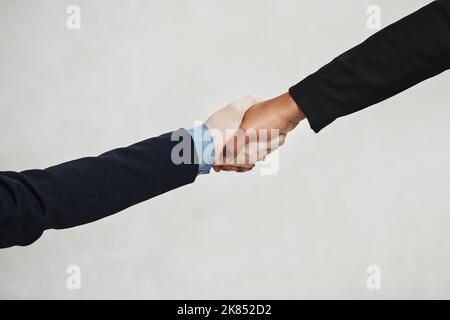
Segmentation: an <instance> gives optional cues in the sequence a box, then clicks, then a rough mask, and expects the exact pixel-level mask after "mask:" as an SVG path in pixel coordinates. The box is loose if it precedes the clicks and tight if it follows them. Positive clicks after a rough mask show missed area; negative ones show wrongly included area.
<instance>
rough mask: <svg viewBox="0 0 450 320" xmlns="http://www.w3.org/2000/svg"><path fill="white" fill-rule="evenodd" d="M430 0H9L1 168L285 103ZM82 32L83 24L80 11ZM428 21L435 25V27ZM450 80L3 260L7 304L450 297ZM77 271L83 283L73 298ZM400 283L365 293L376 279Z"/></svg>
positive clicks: (1, 4) (1, 41) (305, 132)
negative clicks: (341, 57) (372, 276)
mask: <svg viewBox="0 0 450 320" xmlns="http://www.w3.org/2000/svg"><path fill="white" fill-rule="evenodd" d="M429 2H430V1H429V0H428V1H427V0H401V1H400V0H397V1H388V0H376V1H361V0H345V1H330V0H328V1H326V0H316V1H306V0H305V1H303V0H302V1H300V0H267V1H261V0H246V1H242V0H239V1H237V0H232V1H230V0H227V1H224V0H222V1H219V0H188V1H178V0H151V1H144V0H141V1H138V0H132V1H119V0H114V1H111V0H108V1H106V0H95V1H92V0H91V1H88V0H72V1H66V0H65V1H51V0H35V1H24V0H19V1H18V0H15V1H12V0H9V1H7V0H0V134H1V139H0V168H1V169H2V170H24V169H29V168H36V167H37V168H45V167H47V166H50V165H53V164H57V163H59V162H63V161H66V160H70V159H74V158H77V157H82V156H86V155H96V154H99V153H101V152H103V151H106V150H108V149H111V148H114V147H118V146H124V145H128V144H131V143H133V142H136V141H140V140H143V139H145V138H147V137H150V136H153V135H157V134H159V133H162V132H166V131H170V130H172V129H177V128H179V127H189V126H191V125H192V123H193V121H194V120H201V119H204V118H206V117H207V116H208V115H209V114H210V113H212V112H213V111H214V110H215V109H217V108H218V107H221V106H224V105H225V104H226V103H228V102H229V101H231V100H233V99H235V98H238V97H240V96H242V95H243V94H246V93H251V94H253V95H256V96H258V97H263V98H269V97H272V96H275V95H277V94H280V93H283V92H285V91H286V90H287V89H288V87H289V86H290V85H292V84H295V83H296V82H298V81H299V80H301V79H302V78H303V77H305V76H307V75H308V74H309V73H311V72H313V71H315V70H316V69H317V68H319V67H320V66H322V65H323V64H325V63H326V62H328V61H330V60H331V59H332V58H334V57H335V56H336V55H338V54H339V53H341V52H343V51H344V50H346V49H348V48H350V47H352V46H353V45H356V44H358V43H359V42H361V41H362V40H364V39H365V38H366V37H368V36H369V35H370V34H372V32H373V31H371V30H368V29H367V27H366V19H367V15H366V8H367V6H369V5H370V4H378V5H380V6H381V8H382V19H383V20H382V22H383V25H384V26H385V25H387V24H389V23H391V22H394V21H396V20H397V19H399V18H401V17H402V16H404V15H406V14H408V13H411V12H413V11H415V10H416V9H418V8H420V7H421V6H423V5H425V4H427V3H429ZM70 4H76V5H79V6H80V8H81V14H82V16H81V18H82V21H81V23H82V28H81V30H79V31H69V30H68V29H67V28H66V19H67V14H66V8H67V6H68V5H70ZM424 27H426V26H424ZM449 84H450V77H449V74H448V73H447V74H443V75H440V76H438V77H436V78H434V79H432V80H430V81H427V82H425V83H422V84H420V85H418V86H417V87H415V88H414V89H413V90H409V91H407V92H405V93H403V94H401V95H399V96H397V97H395V98H393V99H390V100H388V101H385V102H383V103H381V104H379V105H377V106H376V107H373V108H370V109H367V110H365V111H363V112H360V113H358V114H354V115H351V116H349V117H346V118H345V119H341V120H338V121H337V122H335V123H334V124H333V125H331V126H329V127H328V128H326V129H325V130H324V131H323V132H321V133H320V134H318V135H316V134H314V133H313V132H312V131H311V130H310V129H309V127H308V125H307V123H303V125H301V126H300V127H299V128H298V129H297V130H296V131H294V132H293V133H292V134H291V135H290V136H289V137H288V140H287V143H286V145H285V146H284V148H283V149H282V151H281V164H280V171H279V173H278V174H277V175H274V176H261V175H260V174H259V172H258V171H255V172H252V173H250V174H246V175H238V174H212V175H210V176H203V177H200V178H199V179H198V180H197V181H196V182H195V183H194V184H192V185H189V186H186V187H183V188H181V189H178V190H175V191H173V192H170V193H168V194H165V195H162V196H160V197H158V198H155V199H152V200H150V201H148V202H146V203H142V204H140V205H137V206H135V207H133V208H131V209H128V210H126V211H124V212H123V213H121V214H117V215H115V216H112V217H110V218H108V219H104V220H102V221H99V222H97V223H93V224H90V225H86V226H82V227H78V228H74V229H70V230H64V231H47V232H46V233H45V234H44V235H43V237H42V238H41V239H40V240H39V241H38V242H36V243H35V244H33V245H32V246H29V247H26V248H11V249H6V250H1V251H0V298H65V299H80V298H151V299H155V298H156V299H158V298H269V299H270V298H275V299H279V298H289V299H290V298H295V299H301V298H363V299H366V298H450V250H449V249H450V247H449V246H450V245H449V243H450V232H448V230H449V229H450V197H449V187H450V167H449V166H448V163H450V142H449V136H450V128H449V126H448V123H449V120H450V108H449V102H448V101H449V91H448V89H449ZM73 264H75V265H79V266H80V268H81V272H82V288H81V290H75V291H71V290H68V289H67V287H66V279H67V276H68V275H67V274H66V268H67V266H69V265H73ZM373 264H375V265H378V266H380V268H381V270H382V289H381V290H375V291H371V290H368V289H367V287H366V278H367V274H366V268H367V266H369V265H373Z"/></svg>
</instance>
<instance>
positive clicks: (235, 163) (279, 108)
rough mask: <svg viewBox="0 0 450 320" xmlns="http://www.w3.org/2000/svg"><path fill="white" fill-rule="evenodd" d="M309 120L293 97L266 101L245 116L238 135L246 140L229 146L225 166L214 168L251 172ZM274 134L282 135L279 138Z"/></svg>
mask: <svg viewBox="0 0 450 320" xmlns="http://www.w3.org/2000/svg"><path fill="white" fill-rule="evenodd" d="M304 118H305V116H304V114H303V112H302V111H301V109H300V108H299V106H298V105H297V104H296V103H295V101H294V100H293V99H292V97H291V96H290V95H289V93H285V94H282V95H281V96H278V97H276V98H274V99H270V100H267V101H262V102H259V103H257V104H255V105H254V106H252V107H251V108H249V109H248V111H247V112H246V113H245V115H244V117H243V119H242V123H241V126H240V129H241V130H239V131H238V132H237V135H238V134H244V135H245V137H246V138H245V139H239V138H238V137H237V135H236V136H235V139H234V140H232V141H231V142H232V144H231V145H230V142H228V143H227V146H226V149H227V150H226V151H225V154H226V155H227V157H226V161H224V164H216V165H214V170H215V171H217V172H218V171H221V170H224V171H237V172H242V171H248V170H249V168H250V169H251V168H252V167H253V166H254V164H255V163H256V162H257V161H260V160H263V159H264V157H265V156H266V155H267V154H269V153H270V152H272V151H274V150H275V149H276V148H278V147H279V146H281V145H282V144H283V143H284V141H285V138H286V136H287V134H288V133H289V132H290V131H292V130H293V129H294V128H295V127H296V126H297V125H298V123H299V122H300V121H301V120H303V119H304ZM271 130H275V131H278V132H277V134H273V133H271Z"/></svg>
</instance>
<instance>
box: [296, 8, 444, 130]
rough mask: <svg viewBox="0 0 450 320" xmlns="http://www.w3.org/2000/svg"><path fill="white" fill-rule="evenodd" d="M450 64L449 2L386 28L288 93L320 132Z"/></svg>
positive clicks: (314, 128)
mask: <svg viewBox="0 0 450 320" xmlns="http://www.w3.org/2000/svg"><path fill="white" fill-rule="evenodd" d="M449 67H450V0H441V1H436V2H433V3H431V4H430V5H428V6H426V7H424V8H422V9H420V10H419V11H417V12H415V13H413V14H411V15H409V16H408V17H406V18H404V19H402V20H400V21H398V22H396V23H394V24H392V25H391V26H389V27H387V28H385V29H383V30H381V31H380V32H378V33H376V34H375V35H373V36H372V37H370V38H369V39H367V40H366V41H365V42H363V43H362V44H360V45H358V46H356V47H354V48H353V49H351V50H349V51H347V52H345V53H344V54H342V55H341V56H339V57H337V58H336V59H334V60H333V61H332V62H331V63H329V64H328V65H326V66H324V67H323V68H321V69H320V70H319V71H317V72H316V73H314V74H312V75H310V76H309V77H307V78H306V79H304V80H303V81H301V82H300V83H298V84H297V85H295V86H293V87H292V88H290V90H289V92H290V94H291V96H292V97H293V98H294V100H295V101H296V102H297V104H298V105H299V106H300V107H301V108H302V111H303V112H304V114H305V115H306V117H307V119H308V121H309V122H310V125H311V128H312V129H313V130H314V131H316V132H318V131H320V130H321V129H322V128H324V127H325V126H327V125H328V124H330V123H331V122H333V121H334V120H335V119H336V118H338V117H341V116H345V115H348V114H350V113H353V112H356V111H358V110H361V109H363V108H366V107H368V106H370V105H373V104H375V103H377V102H380V101H382V100H385V99H387V98H389V97H391V96H393V95H395V94H397V93H399V92H401V91H403V90H406V89H408V88H409V87H411V86H413V85H415V84H417V83H419V82H421V81H423V80H425V79H428V78H430V77H433V76H435V75H437V74H439V73H441V72H443V71H445V70H447V69H448V68H449Z"/></svg>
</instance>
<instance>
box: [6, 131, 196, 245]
mask: <svg viewBox="0 0 450 320" xmlns="http://www.w3.org/2000/svg"><path fill="white" fill-rule="evenodd" d="M175 133H176V135H174V137H178V138H177V139H175V140H174V141H172V140H173V138H172V133H167V134H164V135H161V136H159V137H155V138H151V139H148V140H145V141H142V142H140V143H137V144H134V145H132V146H129V147H127V148H120V149H116V150H112V151H109V152H107V153H104V154H102V155H100V156H98V157H88V158H82V159H78V160H74V161H70V162H67V163H63V164H60V165H57V166H53V167H50V168H47V169H45V170H27V171H23V172H0V248H5V247H10V246H14V245H21V246H24V245H28V244H30V243H32V242H34V241H35V240H37V239H38V238H39V237H40V236H41V235H42V233H43V231H44V230H47V229H61V228H69V227H74V226H78V225H82V224H85V223H89V222H92V221H95V220H98V219H101V218H104V217H106V216H108V215H111V214H114V213H116V212H119V211H121V210H123V209H125V208H127V207H130V206H132V205H134V204H137V203H139V202H142V201H145V200H147V199H150V198H152V197H155V196H157V195H159V194H162V193H164V192H167V191H169V190H172V189H175V188H177V187H180V186H182V185H185V184H188V183H191V182H193V181H194V180H195V178H196V176H197V171H198V165H197V164H195V163H197V162H196V161H194V160H195V159H196V153H195V147H194V145H193V141H192V138H191V136H190V135H189V133H188V132H187V131H186V130H184V129H180V130H178V131H176V132H175ZM183 139H184V140H183ZM182 140H183V141H184V143H185V146H187V148H184V149H180V148H178V149H177V148H176V149H177V151H178V153H179V155H180V156H183V158H184V159H185V160H186V159H190V161H185V163H181V164H177V162H174V161H172V154H173V150H174V147H176V146H180V144H179V143H180V142H181V141H182ZM180 150H181V151H180ZM183 152H185V154H183ZM186 153H189V154H186Z"/></svg>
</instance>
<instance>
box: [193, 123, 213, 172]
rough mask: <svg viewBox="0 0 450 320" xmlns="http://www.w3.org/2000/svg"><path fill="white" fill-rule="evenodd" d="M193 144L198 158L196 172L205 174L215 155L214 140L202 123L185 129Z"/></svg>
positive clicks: (208, 170)
mask: <svg viewBox="0 0 450 320" xmlns="http://www.w3.org/2000/svg"><path fill="white" fill-rule="evenodd" d="M187 131H188V132H189V134H190V135H191V137H192V140H193V141H194V145H195V152H196V154H197V157H196V159H198V173H197V174H207V173H209V172H210V171H211V168H212V166H213V164H214V161H215V157H216V150H215V147H214V141H213V138H212V137H211V134H210V133H209V129H208V127H207V126H205V125H204V124H202V125H198V126H195V127H193V128H190V129H188V130H187Z"/></svg>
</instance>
